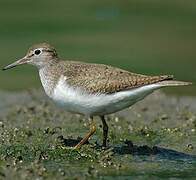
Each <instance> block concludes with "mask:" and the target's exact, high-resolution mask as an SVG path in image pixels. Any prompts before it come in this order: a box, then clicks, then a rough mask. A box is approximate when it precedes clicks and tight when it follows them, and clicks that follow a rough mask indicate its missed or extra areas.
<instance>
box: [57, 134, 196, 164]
mask: <svg viewBox="0 0 196 180" xmlns="http://www.w3.org/2000/svg"><path fill="white" fill-rule="evenodd" d="M59 139H60V140H61V143H62V144H63V145H64V146H69V147H73V146H75V145H76V144H77V143H79V142H80V141H81V139H82V138H80V137H78V138H77V139H72V138H67V139H66V138H64V137H63V136H59ZM86 144H89V142H87V143H86ZM95 148H97V149H100V148H101V146H100V145H98V144H97V145H96V147H95ZM108 148H111V149H112V151H113V152H114V154H118V155H126V154H131V155H134V156H152V155H154V156H157V158H159V159H165V160H181V161H189V162H196V155H191V154H186V153H182V152H178V151H176V150H172V149H168V148H163V147H158V146H153V147H150V146H147V145H143V146H138V145H134V144H133V143H132V141H128V140H126V141H124V142H123V144H122V145H118V146H114V147H111V146H110V147H108ZM108 148H105V149H108Z"/></svg>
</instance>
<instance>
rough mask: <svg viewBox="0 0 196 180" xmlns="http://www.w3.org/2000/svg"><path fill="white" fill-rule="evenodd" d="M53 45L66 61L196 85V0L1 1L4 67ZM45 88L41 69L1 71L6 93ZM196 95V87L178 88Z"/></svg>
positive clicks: (1, 60)
mask: <svg viewBox="0 0 196 180" xmlns="http://www.w3.org/2000/svg"><path fill="white" fill-rule="evenodd" d="M43 41H47V42H50V43H51V44H52V45H53V46H55V47H56V49H57V51H58V53H59V55H60V57H63V58H65V59H66V58H67V59H75V60H83V61H87V62H96V63H104V64H111V65H113V66H118V67H121V68H124V69H127V70H130V71H134V72H138V73H143V74H148V75H151V74H153V75H156V74H174V75H175V77H176V78H177V79H181V80H187V81H193V82H196V50H195V49H196V1H195V0H186V1H185V0H164V1H163V0H148V1H146V0H124V1H122V0H116V1H115V0H104V1H102V0H99V1H95V0H83V1H79V0H72V1H66V0H58V1H52V0H39V1H38V0H17V1H13V0H0V65H1V67H3V66H5V65H7V64H9V63H11V62H13V61H15V60H16V59H18V58H20V57H22V56H24V54H25V53H26V51H27V48H29V46H31V45H32V44H34V43H39V42H43ZM35 87H40V81H39V77H38V73H37V72H36V69H35V68H34V67H31V66H26V67H24V66H23V67H18V68H15V69H13V70H10V71H5V72H2V71H1V72H0V89H4V90H22V89H29V88H35ZM173 91H174V92H175V93H177V94H178V93H181V92H184V93H185V94H187V95H196V88H195V87H194V86H193V87H186V88H178V89H177V88H175V89H174V90H173Z"/></svg>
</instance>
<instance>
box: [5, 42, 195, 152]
mask: <svg viewBox="0 0 196 180" xmlns="http://www.w3.org/2000/svg"><path fill="white" fill-rule="evenodd" d="M23 64H31V65H34V66H36V67H37V69H38V72H39V76H40V80H41V84H42V86H43V88H44V90H45V93H46V94H47V96H49V98H51V99H52V100H53V101H54V102H55V103H57V104H58V105H60V106H62V107H63V108H64V109H65V110H66V111H70V112H73V113H78V114H82V115H84V116H85V117H86V118H87V119H88V120H89V124H90V126H89V127H90V128H89V129H90V130H89V132H88V133H87V134H86V135H85V136H84V138H83V139H82V140H81V141H80V142H79V143H78V144H77V145H75V146H74V148H75V149H79V148H81V146H82V145H83V144H85V143H86V142H87V141H88V140H89V138H90V137H91V136H92V135H93V134H94V133H95V131H96V124H95V122H94V121H93V118H94V116H99V117H100V119H101V121H102V128H103V142H102V146H103V147H106V146H107V144H108V143H107V138H108V125H107V122H106V118H105V116H106V115H109V114H112V113H115V112H117V111H120V110H123V109H125V108H128V107H130V106H132V105H133V104H135V103H136V102H138V101H140V100H142V99H144V98H145V97H146V96H147V95H149V94H151V93H152V92H153V91H155V90H157V89H160V88H162V87H168V86H185V85H191V84H192V83H191V82H183V81H177V80H174V79H173V76H172V75H156V76H148V75H142V74H137V73H133V72H129V71H126V70H123V69H120V68H117V67H112V66H110V65H105V64H95V63H86V62H81V61H73V60H63V59H61V58H59V56H58V54H57V51H56V49H55V48H54V47H53V46H52V45H50V44H49V43H46V42H44V43H39V44H35V45H33V46H32V47H30V48H29V50H28V51H27V53H26V55H25V56H24V57H23V58H21V59H19V60H17V61H16V62H14V63H12V64H9V65H7V66H5V67H4V68H3V70H8V69H11V68H13V67H16V66H19V65H23Z"/></svg>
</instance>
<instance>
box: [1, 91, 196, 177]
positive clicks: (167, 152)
mask: <svg viewBox="0 0 196 180" xmlns="http://www.w3.org/2000/svg"><path fill="white" fill-rule="evenodd" d="M158 95H159V97H160V99H161V100H162V101H160V103H159V104H156V103H155V102H156V101H157V99H156V98H157V96H156V95H152V96H151V97H150V98H147V99H146V100H144V101H142V103H139V104H137V105H135V106H134V108H133V109H132V110H125V111H123V112H122V113H117V114H114V115H110V116H108V118H107V122H108V125H109V128H110V129H109V140H108V143H109V146H108V148H102V147H101V142H102V126H101V121H100V120H99V119H98V118H95V121H96V124H97V131H96V134H95V135H94V136H93V137H92V138H91V139H90V140H89V142H88V143H87V144H85V145H84V146H83V147H82V148H81V149H80V150H74V149H73V148H72V147H73V146H74V145H75V144H76V143H77V142H78V141H79V140H80V139H81V137H82V136H83V135H84V134H85V133H86V132H87V131H88V122H87V121H86V119H85V118H84V117H83V116H80V115H74V114H71V113H67V112H65V111H63V110H62V109H58V108H56V107H55V106H54V105H53V104H51V103H50V102H48V101H45V100H43V101H40V98H36V96H35V97H33V98H32V97H31V98H32V100H31V101H28V102H26V103H25V105H16V106H15V105H14V106H13V107H12V108H11V109H10V110H9V113H7V114H6V115H5V116H2V117H1V119H0V122H1V123H0V179H13V178H14V179H36V178H38V179H57V178H58V179H98V178H99V179H114V178H115V179H129V178H137V179H149V178H155V179H157V178H159V179H161V178H177V179H184V178H190V179H194V178H195V177H196V171H195V170H196V132H195V124H196V115H195V111H194V108H195V107H194V104H193V103H189V104H190V106H189V107H187V106H186V104H187V102H186V103H185V104H183V102H185V101H186V100H184V101H181V103H180V104H176V103H173V105H171V104H172V102H173V101H174V99H175V98H173V100H172V98H171V97H167V96H163V95H161V94H158ZM161 97H162V98H161ZM163 97H164V98H163ZM149 100H150V101H152V102H153V103H154V104H156V106H159V107H160V108H162V110H161V112H157V111H156V109H155V107H156V106H155V105H153V104H152V105H151V107H148V106H147V104H148V101H149ZM174 102H175V101H174ZM171 106H174V107H176V109H174V108H171ZM146 107H148V108H146Z"/></svg>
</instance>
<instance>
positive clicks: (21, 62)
mask: <svg viewBox="0 0 196 180" xmlns="http://www.w3.org/2000/svg"><path fill="white" fill-rule="evenodd" d="M28 61H29V59H28V58H27V57H24V58H22V59H19V60H18V61H16V62H14V63H12V64H9V65H7V66H5V67H4V68H3V69H2V70H3V71H4V70H8V69H11V68H14V67H16V66H19V65H22V64H26V63H28Z"/></svg>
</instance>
